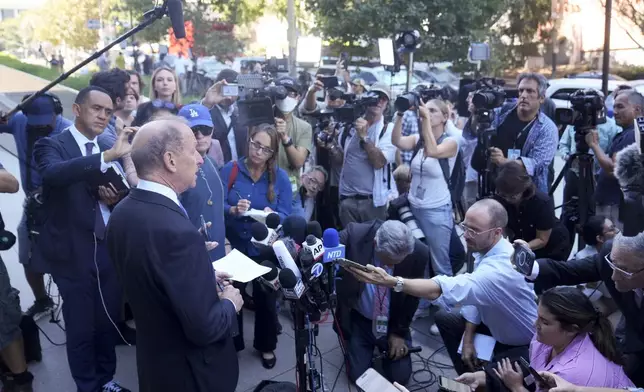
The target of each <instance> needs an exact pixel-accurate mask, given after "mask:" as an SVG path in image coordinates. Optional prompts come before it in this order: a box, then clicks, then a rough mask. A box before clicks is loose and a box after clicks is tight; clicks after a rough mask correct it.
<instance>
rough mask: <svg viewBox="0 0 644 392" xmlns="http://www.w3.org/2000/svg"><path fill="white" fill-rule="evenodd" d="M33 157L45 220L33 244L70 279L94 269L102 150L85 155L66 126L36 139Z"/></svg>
mask: <svg viewBox="0 0 644 392" xmlns="http://www.w3.org/2000/svg"><path fill="white" fill-rule="evenodd" d="M33 154H34V159H35V161H36V165H37V168H38V171H39V172H40V174H41V177H42V185H43V196H44V198H45V208H46V211H47V219H46V222H45V224H44V227H43V228H42V230H41V233H40V235H39V236H38V237H37V240H36V245H37V246H38V248H39V250H40V251H41V252H42V253H43V256H45V258H46V259H47V260H48V261H49V263H50V267H51V272H52V274H53V275H54V276H61V277H66V278H74V277H79V276H83V275H84V274H86V273H89V271H91V270H94V269H95V266H94V263H93V262H92V257H93V252H94V223H95V219H96V208H98V205H97V195H96V192H97V190H96V189H93V188H92V187H91V186H90V185H89V181H90V179H91V178H93V177H95V176H97V175H99V174H100V172H101V157H100V154H93V155H90V156H87V157H86V156H83V154H82V153H81V151H80V149H79V148H78V144H77V143H76V140H75V139H74V136H72V134H71V132H70V131H69V129H66V130H64V131H63V132H61V133H59V134H57V135H55V136H50V137H46V138H42V139H40V140H38V142H36V145H35V146H34V152H33Z"/></svg>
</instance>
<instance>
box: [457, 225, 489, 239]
mask: <svg viewBox="0 0 644 392" xmlns="http://www.w3.org/2000/svg"><path fill="white" fill-rule="evenodd" d="M458 227H460V228H461V230H463V235H467V236H468V237H470V238H474V237H478V236H480V235H481V234H485V233H489V232H490V231H492V230H496V229H497V227H493V228H491V229H487V230H485V231H481V232H478V231H476V230H473V229H470V228H469V227H467V226H466V225H465V223H463V222H461V223H459V224H458Z"/></svg>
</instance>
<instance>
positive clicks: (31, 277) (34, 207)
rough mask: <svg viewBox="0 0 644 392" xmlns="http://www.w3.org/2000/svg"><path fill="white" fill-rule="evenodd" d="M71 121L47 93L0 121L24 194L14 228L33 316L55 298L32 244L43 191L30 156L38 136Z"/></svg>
mask: <svg viewBox="0 0 644 392" xmlns="http://www.w3.org/2000/svg"><path fill="white" fill-rule="evenodd" d="M25 98H27V96H25ZM23 101H24V99H23ZM71 124H72V123H71V122H70V121H69V120H67V119H65V118H64V117H63V107H62V104H61V103H60V100H59V99H58V97H57V96H56V95H53V94H50V93H48V94H44V95H42V96H40V97H38V98H36V99H35V100H34V101H33V102H31V103H30V104H29V105H28V106H27V107H26V108H24V110H23V111H21V112H18V113H16V114H14V115H13V116H11V117H10V118H9V121H8V122H7V123H6V124H2V125H0V133H11V134H12V135H13V137H14V140H15V141H16V149H17V153H18V160H19V162H20V180H21V183H22V189H23V191H24V192H25V195H26V199H25V206H24V211H23V216H22V219H21V220H20V224H19V225H18V230H17V234H18V260H19V261H20V263H21V264H22V265H23V267H24V270H25V277H26V278H27V282H28V283H29V287H31V290H32V291H33V293H34V297H35V298H36V300H35V302H34V304H33V305H31V306H30V307H29V309H27V314H28V315H30V316H32V317H33V318H34V319H35V320H38V319H39V318H40V317H42V316H44V315H46V314H47V313H48V312H49V311H51V310H52V309H53V308H54V302H53V301H52V299H51V298H50V297H49V295H48V294H47V290H45V281H44V273H45V272H49V269H48V267H47V264H48V263H47V260H46V258H45V257H44V256H43V255H42V254H41V253H40V252H38V250H37V248H36V247H35V246H33V245H34V243H33V241H34V240H35V239H36V238H35V237H34V235H33V233H32V231H38V230H37V228H36V226H38V225H40V224H42V222H41V221H40V220H39V218H38V217H39V216H40V214H38V212H39V211H41V210H42V202H38V199H39V198H40V196H41V194H42V189H41V185H42V179H41V177H40V174H39V173H38V170H37V169H36V164H35V162H34V160H33V148H34V144H35V143H36V141H38V140H39V139H41V138H43V137H46V136H53V135H57V134H59V133H60V132H62V131H63V130H64V129H65V128H67V127H69V126H70V125H71ZM41 201H42V200H41Z"/></svg>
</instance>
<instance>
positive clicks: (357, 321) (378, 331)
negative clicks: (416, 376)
mask: <svg viewBox="0 0 644 392" xmlns="http://www.w3.org/2000/svg"><path fill="white" fill-rule="evenodd" d="M340 242H341V243H342V244H344V245H345V247H346V257H347V259H349V260H351V261H354V262H356V263H360V264H362V265H367V264H373V265H377V266H380V267H382V268H384V269H386V270H388V271H390V272H391V273H393V274H394V275H395V276H401V277H406V278H412V279H414V278H422V277H423V273H424V271H425V265H426V264H427V261H428V260H429V249H428V248H427V246H426V245H425V244H423V243H422V242H420V241H418V240H416V239H415V238H414V236H413V235H412V233H411V231H410V230H409V229H408V228H407V226H405V224H404V223H402V222H399V221H386V222H382V221H371V222H365V223H350V224H349V225H348V226H347V228H346V229H345V230H343V231H342V232H340ZM339 274H340V276H341V278H342V279H341V280H338V281H337V293H338V317H339V320H340V325H341V327H342V335H343V337H344V339H345V342H346V347H347V356H348V361H349V378H350V379H351V381H353V382H355V381H356V379H358V377H360V375H361V374H362V373H364V372H365V371H366V370H367V369H368V368H370V367H371V366H372V359H373V356H374V355H373V351H374V348H375V347H377V348H378V350H379V351H386V352H387V355H386V356H385V358H383V371H384V376H385V377H386V378H387V379H388V380H389V381H391V382H398V383H400V384H406V383H407V381H408V380H409V378H410V376H411V358H410V357H409V355H408V352H407V351H408V349H409V347H410V346H411V335H410V332H409V325H410V324H411V321H412V319H413V317H414V313H415V312H416V309H417V308H418V298H416V297H412V296H410V295H406V294H403V293H402V292H400V291H398V290H397V289H396V288H394V289H389V288H385V287H378V286H375V285H372V284H364V283H360V282H358V281H357V280H356V279H355V278H354V277H353V275H351V274H350V273H347V272H346V271H344V270H341V271H340V272H339Z"/></svg>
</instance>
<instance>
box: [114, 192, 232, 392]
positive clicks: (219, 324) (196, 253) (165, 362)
mask: <svg viewBox="0 0 644 392" xmlns="http://www.w3.org/2000/svg"><path fill="white" fill-rule="evenodd" d="M107 246H108V250H109V253H110V257H111V258H112V260H114V263H115V265H116V270H117V273H118V275H119V278H120V280H121V283H122V284H123V286H124V287H125V292H126V295H127V298H128V300H129V302H130V305H131V307H132V311H133V313H134V319H135V320H136V332H137V336H136V359H137V367H138V375H139V390H140V391H142V392H164V391H167V392H175V391H182V392H183V391H185V392H212V391H221V392H233V391H234V390H235V387H236V386H237V380H238V376H239V367H238V363H237V353H236V351H235V348H234V346H233V343H232V338H231V332H230V331H231V326H233V325H235V324H234V323H236V312H235V306H234V305H233V304H232V302H230V301H228V300H220V299H219V296H218V295H217V285H216V281H215V273H214V270H213V268H212V265H211V264H210V261H209V259H208V253H207V252H206V247H205V245H204V239H203V237H202V236H201V235H200V234H199V233H198V231H197V230H196V229H195V227H194V226H193V225H192V223H191V222H190V220H188V218H187V217H186V216H185V215H184V213H183V212H182V211H181V210H180V208H179V206H178V205H177V204H176V203H175V202H174V201H172V200H170V199H168V198H167V197H165V196H163V195H160V194H157V193H154V192H150V191H146V190H141V189H133V190H132V191H131V192H130V194H129V195H128V196H127V197H126V198H125V199H123V200H122V201H121V202H120V203H119V204H118V205H117V206H116V208H115V209H114V211H113V213H112V216H111V217H110V222H109V225H108V227H107Z"/></svg>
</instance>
